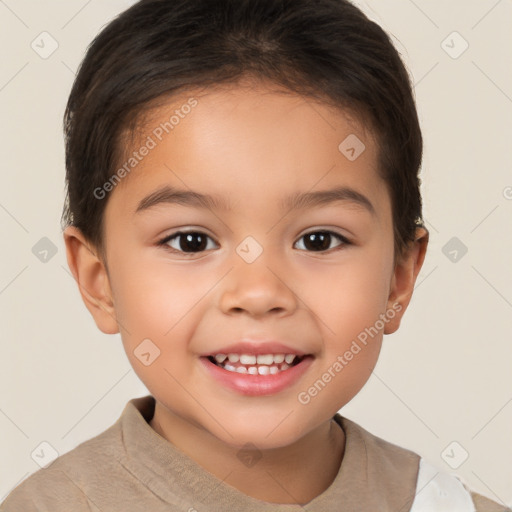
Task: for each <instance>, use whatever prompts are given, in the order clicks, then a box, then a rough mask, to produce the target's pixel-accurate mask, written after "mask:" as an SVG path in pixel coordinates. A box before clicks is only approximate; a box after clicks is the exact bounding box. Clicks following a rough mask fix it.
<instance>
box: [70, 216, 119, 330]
mask: <svg viewBox="0 0 512 512" xmlns="http://www.w3.org/2000/svg"><path fill="white" fill-rule="evenodd" d="M64 243H65V245H66V256H67V261H68V265H69V268H70V270H71V273H72V274H73V277H74V278H75V281H76V282H77V284H78V288H79V291H80V295H81V296H82V300H83V301H84V304H85V306H86V307H87V309H88V310H89V312H90V313H91V315H92V316H93V318H94V321H95V322H96V325H97V326H98V329H100V330H101V331H102V332H104V333H105V334H116V333H118V332H119V328H118V325H117V321H116V316H115V309H114V303H113V299H112V291H111V287H110V281H109V277H108V273H107V270H106V268H105V265H104V263H103V262H102V261H101V259H100V258H99V257H98V256H97V255H96V252H95V251H94V250H92V249H91V247H90V244H89V243H88V241H87V240H86V239H85V237H84V235H83V234H82V232H81V231H80V230H79V229H78V228H76V227H75V226H69V227H68V228H66V229H65V230H64Z"/></svg>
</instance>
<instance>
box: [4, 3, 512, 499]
mask: <svg viewBox="0 0 512 512" xmlns="http://www.w3.org/2000/svg"><path fill="white" fill-rule="evenodd" d="M131 3H133V2H130V1H128V0H108V1H100V0H89V1H85V0H67V1H64V0H62V1H57V0H48V1H45V2H38V1H35V0H0V44H1V48H2V65H1V68H0V106H1V112H2V123H1V126H0V130H1V137H0V141H1V142H0V144H1V152H0V159H1V176H2V187H1V189H0V226H1V229H2V236H1V249H2V250H1V255H2V256H1V257H2V259H1V267H0V313H1V323H0V326H1V348H2V356H1V358H0V365H1V366H0V389H1V390H2V393H1V396H0V432H1V435H0V459H1V460H2V464H1V466H0V501H2V500H3V498H4V497H5V495H6V494H7V493H8V492H9V491H10V490H11V489H12V488H13V487H14V486H15V485H17V484H18V483H20V482H21V481H22V480H23V479H24V478H26V477H27V476H28V475H29V474H31V473H33V472H34V471H36V470H38V469H39V467H40V466H39V465H38V462H37V461H38V458H37V456H36V454H38V453H43V452H44V453H45V454H46V456H48V454H50V455H51V453H52V450H55V451H56V452H55V453H58V454H63V453H65V452H67V451H69V450H71V449H72V448H74V447H75V446H76V445H77V444H79V443H81V442H83V441H85V440H87V439H90V438H91V437H93V436H95V435H97V434H99V433H100V432H102V431H103V430H105V429H106V428H107V427H109V426H110V425H111V424H112V423H114V422H115V421H116V420H117V418H118V417H119V415H120V414H121V412H122V410H123V408H124V406H125V404H126V402H127V401H128V400H129V399H131V398H133V397H135V396H142V395H145V394H147V390H146V389H145V387H144V386H143V385H142V383H141V382H140V381H139V380H138V378H137V377H136V375H135V373H134V372H133V370H132V369H131V366H130V365H129V363H128V361H127V358H126V355H125V354H124V351H123V348H122V344H121V340H120V337H119V335H115V336H107V335H104V334H102V333H101V332H100V331H99V330H98V329H97V328H96V326H95V324H94V322H93V320H92V318H91V317H90V315H89V313H88V311H87V310H86V308H85V306H84V305H83V303H82V301H81V298H80V295H79V292H78V289H77V286H76V284H75V282H74V280H73V278H72V277H71V275H70V273H69V270H68V267H67V263H66V259H65V251H64V244H63V240H62V234H61V229H60V214H61V208H62V202H63V198H64V158H63V150H64V146H63V137H62V130H61V127H62V116H63V112H64V107H65V103H66V100H67V96H68V94H69V91H70V88H71V84H72V81H73V78H74V73H75V71H76V69H77V66H78V64H79V62H80V60H81V58H82V57H83V55H84V52H85V49H86V47H87V45H88V44H89V43H90V42H91V40H92V39H93V37H94V36H95V35H96V33H97V32H98V31H99V30H100V28H101V27H102V26H103V25H104V24H105V23H107V22H108V21H109V20H110V19H112V18H113V17H114V16H115V15H116V14H118V13H119V12H120V11H122V10H123V9H124V8H126V7H128V6H129V5H131ZM357 3H358V5H360V6H361V7H362V8H363V10H364V11H365V12H366V13H367V14H368V15H369V16H370V17H371V18H372V19H374V20H375V21H377V22H378V23H379V24H381V25H382V26H383V28H384V29H385V30H387V31H388V32H389V33H391V34H392V36H393V39H394V41H395V43H396V46H397V48H398V49H399V51H400V52H401V53H402V55H403V58H404V59H405V61H406V63H407V65H408V67H409V69H410V71H411V75H412V77H413V81H414V83H415V91H416V96H417V103H418V110H419V113H420V117H421V122H422V127H423V131H424V137H425V157H424V164H423V170H422V177H423V178H422V179H423V187H422V191H423V196H424V205H425V206H424V214H425V219H426V220H427V225H428V227H429V229H430V232H431V244H430V249H429V253H428V256H427V259H426V262H425V265H424V268H423V270H422V272H421V275H420V277H419V279H418V285H417V289H416V291H415V295H414V297H413V300H412V302H411V305H410V308H409V311H408V312H407V313H406V315H405V321H404V322H403V325H402V327H401V329H400V331H399V332H398V333H396V334H394V335H392V336H387V337H385V339H384V345H383V349H382V353H381V358H380V360H379V363H378V365H377V367H376V368H375V372H374V374H373V375H372V376H371V378H370V380H369V381H368V383H367V384H366V386H365V387H364V388H363V390H362V391H361V393H360V394H359V395H358V396H357V397H356V398H354V399H353V400H352V402H350V403H349V404H348V405H347V406H346V407H344V408H343V409H342V414H344V415H345V416H347V417H349V418H351V419H353V420H354V421H357V422H358V423H360V424H361V425H362V426H363V427H365V428H366V429H367V430H369V431H370V432H372V433H374V434H376V435H378V436H380V437H383V438H384V439H387V440H388V441H391V442H394V443H395V444H398V445H400V446H404V447H406V448H409V449H411V450H413V451H415V452H416V453H419V454H420V455H422V456H423V457H425V458H426V459H427V460H429V461H430V462H431V463H432V464H434V465H435V466H436V467H438V468H439V469H442V470H445V471H449V472H452V473H455V474H457V475H458V476H460V477H461V478H462V479H463V481H464V482H465V483H466V484H467V485H469V487H471V488H472V489H474V490H476V491H478V492H480V493H482V494H485V495H487V496H489V497H490V498H492V499H494V500H496V501H498V502H502V503H506V504H507V505H512V474H511V471H510V461H511V459H512V371H511V369H512V368H511V361H512V336H511V330H512V270H511V262H512V236H511V235H512V151H511V145H512V116H511V114H512V72H511V68H512V67H511V65H510V63H511V62H512V31H511V30H510V20H511V19H512V2H511V1H510V0H500V1H497V0H471V1H468V0H451V1H450V2H446V1H443V0H415V1H412V0H371V1H370V0H368V1H362V0H361V1H358V2H357ZM42 32H47V33H48V35H47V34H43V35H41V33H42ZM454 32H456V33H455V34H454ZM33 41H35V42H34V43H33V46H34V47H35V48H36V49H37V51H35V50H34V49H33V48H32V46H31V44H32V42H33ZM41 41H43V42H41ZM57 44H58V48H56V50H55V51H54V53H52V54H51V55H49V56H48V55H44V52H50V51H51V50H52V49H53V48H52V45H54V46H55V45H57ZM466 46H467V48H466ZM41 53H43V55H42V56H41ZM42 57H46V58H42ZM45 237H46V238H48V239H49V240H50V241H51V243H52V244H54V245H55V250H56V253H55V254H54V255H53V254H52V253H51V251H50V252H49V253H48V254H47V256H46V257H47V261H41V259H40V258H41V257H43V256H41V247H47V246H48V241H43V242H40V240H41V239H43V238H45ZM454 238H455V239H454ZM453 239H454V240H453ZM37 244H43V245H37ZM44 244H46V245H44ZM34 247H35V249H34ZM464 247H465V248H466V249H467V253H465V254H464V250H465V249H464ZM454 259H455V261H453V260H454ZM41 443H44V444H41ZM46 443H48V444H46ZM466 456H467V459H466V460H464V459H465V457H466Z"/></svg>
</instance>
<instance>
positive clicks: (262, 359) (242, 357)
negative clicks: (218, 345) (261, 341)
mask: <svg viewBox="0 0 512 512" xmlns="http://www.w3.org/2000/svg"><path fill="white" fill-rule="evenodd" d="M295 356H296V355H295V354H260V355H257V356H256V355H254V354H217V355H216V356H215V360H216V361H217V363H219V364H222V363H224V361H225V360H226V359H229V362H230V363H238V362H240V363H241V364H264V365H270V364H274V363H275V364H279V363H282V362H283V361H285V362H286V363H287V364H291V363H292V362H293V360H294V359H295Z"/></svg>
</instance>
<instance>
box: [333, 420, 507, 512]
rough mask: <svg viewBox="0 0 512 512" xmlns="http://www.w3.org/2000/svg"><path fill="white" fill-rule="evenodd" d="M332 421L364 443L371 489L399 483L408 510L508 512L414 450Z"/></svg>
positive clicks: (351, 424)
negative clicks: (407, 490) (408, 491)
mask: <svg viewBox="0 0 512 512" xmlns="http://www.w3.org/2000/svg"><path fill="white" fill-rule="evenodd" d="M335 420H336V421H337V422H338V423H339V424H340V425H341V426H342V428H343V429H344V430H345V431H346V433H347V437H348V436H350V437H351V439H352V442H354V441H355V442H357V443H359V444H360V445H361V446H364V450H365V454H366V459H367V462H366V466H367V467H366V468H365V476H366V477H367V478H368V479H371V480H372V489H374V490H375V492H381V491H379V489H380V487H387V488H390V487H393V486H394V485H397V482H400V483H401V484H400V485H401V486H403V487H402V489H410V491H411V495H410V499H409V500H408V505H407V506H410V508H407V510H409V511H410V512H433V511H435V510H450V512H458V511H461V512H512V509H511V508H507V506H506V505H500V504H499V503H497V502H495V501H493V500H491V499H489V498H486V497H485V496H482V495H480V494H478V493H476V492H473V491H471V489H468V488H467V486H466V485H465V484H464V482H463V481H462V480H461V479H460V478H459V477H458V476H456V475H455V474H452V473H448V472H447V471H443V470H441V469H439V468H437V467H435V466H433V465H431V464H430V463H428V462H427V461H426V460H425V459H423V458H422V457H421V456H420V455H418V454H417V453H415V452H413V451H411V450H408V449H406V448H403V447H400V446H398V445H395V444H393V443H391V442H389V441H386V440H384V439H382V438H380V437H377V436H376V435H374V434H372V433H370V432H368V431H367V430H365V429H364V428H363V427H361V426H360V425H358V424H357V423H355V422H353V421H351V420H349V419H348V418H345V417H343V416H341V415H339V414H337V415H336V416H335ZM404 495H405V493H404Z"/></svg>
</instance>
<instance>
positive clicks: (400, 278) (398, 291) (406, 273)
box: [384, 227, 429, 334]
mask: <svg viewBox="0 0 512 512" xmlns="http://www.w3.org/2000/svg"><path fill="white" fill-rule="evenodd" d="M428 238H429V233H428V231H427V230H426V229H425V228H424V227H418V228H416V235H415V239H414V242H411V243H410V244H409V247H408V248H407V250H406V252H405V253H404V254H403V256H402V257H401V258H399V259H398V261H397V262H396V265H395V270H394V272H393V278H392V280H391V286H390V289H389V297H388V303H387V311H391V310H393V311H395V313H396V314H395V316H394V317H393V318H390V319H389V321H388V323H387V324H386V327H385V329H384V334H392V333H394V332H395V331H396V330H397V329H398V327H400V322H401V320H402V317H403V315H404V313H405V310H406V309H407V306H408V305H409V302H410V300H411V297H412V292H413V291H414V284H415V283H416V278H417V277H418V274H419V272H420V270H421V267H422V265H423V261H424V260H425V254H426V252H427V245H428Z"/></svg>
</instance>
